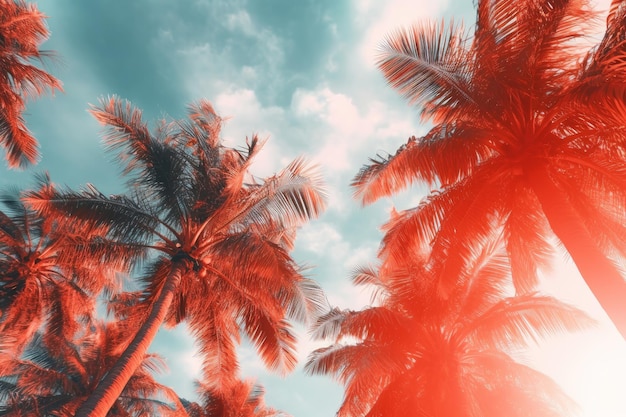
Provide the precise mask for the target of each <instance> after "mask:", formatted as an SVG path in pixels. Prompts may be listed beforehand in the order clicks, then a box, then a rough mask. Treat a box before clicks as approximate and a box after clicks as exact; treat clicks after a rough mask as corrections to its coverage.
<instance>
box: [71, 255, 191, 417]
mask: <svg viewBox="0 0 626 417" xmlns="http://www.w3.org/2000/svg"><path fill="white" fill-rule="evenodd" d="M185 268H186V264H185V262H184V261H178V262H176V261H175V262H174V263H173V264H172V268H171V270H170V273H169V275H168V276H167V278H166V280H165V284H164V285H163V289H162V290H161V294H159V296H158V298H157V299H156V301H155V302H154V304H153V305H152V307H151V309H150V314H149V315H148V317H147V318H146V321H145V322H144V323H143V324H142V325H141V327H140V328H139V330H138V331H137V334H136V335H135V337H134V338H133V340H132V341H131V342H130V344H129V345H128V347H127V348H126V350H125V351H124V353H122V355H121V356H120V357H119V359H118V360H117V362H115V365H113V367H112V368H111V369H110V370H109V372H108V373H107V374H106V376H105V377H104V378H103V379H102V381H100V383H99V384H98V386H97V387H96V389H95V390H94V392H93V393H92V394H91V395H90V396H89V397H88V398H87V400H86V401H85V402H84V403H83V404H82V405H81V406H80V408H79V409H78V411H76V416H77V417H105V416H106V415H107V413H108V411H109V409H110V408H111V407H112V406H113V404H114V403H115V401H116V400H117V398H118V397H119V396H120V394H121V393H122V391H123V390H124V387H125V386H126V384H127V383H128V380H129V379H130V378H131V377H132V376H133V374H134V373H135V371H136V370H137V368H138V367H139V365H140V364H141V362H142V361H143V358H144V355H145V354H146V352H147V350H148V348H149V347H150V344H151V343H152V340H153V339H154V337H155V336H156V334H157V332H158V331H159V328H160V327H161V324H162V323H163V320H164V319H165V315H166V314H167V311H168V309H169V307H170V305H171V304H172V300H173V299H174V293H175V292H176V289H177V288H178V286H179V284H180V280H181V278H182V275H183V271H184V270H185Z"/></svg>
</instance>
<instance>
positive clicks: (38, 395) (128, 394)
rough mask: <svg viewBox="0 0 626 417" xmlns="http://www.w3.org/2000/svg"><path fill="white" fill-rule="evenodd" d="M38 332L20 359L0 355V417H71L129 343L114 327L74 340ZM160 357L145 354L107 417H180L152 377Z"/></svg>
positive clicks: (96, 327) (173, 399)
mask: <svg viewBox="0 0 626 417" xmlns="http://www.w3.org/2000/svg"><path fill="white" fill-rule="evenodd" d="M47 333H48V334H47V335H46V336H42V334H41V333H38V334H37V335H36V337H35V338H34V339H33V340H32V341H31V343H30V344H29V345H28V347H27V348H26V350H25V351H24V353H23V354H22V355H21V357H15V356H12V357H9V356H4V355H3V356H0V415H3V416H7V417H18V416H20V417H22V416H57V417H70V416H74V415H76V409H77V408H78V407H79V406H80V405H81V404H82V403H83V402H84V401H85V399H86V398H87V396H89V395H90V394H91V393H92V392H93V390H94V389H95V388H96V386H97V384H98V382H99V381H100V380H101V379H102V378H103V376H104V375H105V374H106V372H107V370H108V369H109V368H110V367H111V365H112V364H113V363H114V362H115V360H116V359H117V357H118V356H119V354H120V353H121V351H122V350H123V346H124V345H125V344H127V343H128V335H124V333H123V332H122V331H121V327H120V326H118V325H117V324H116V323H107V324H105V323H91V324H90V326H89V327H88V328H87V329H86V330H83V331H82V332H81V333H82V335H81V336H79V337H77V338H74V339H73V340H68V339H64V338H62V337H53V336H51V332H49V331H48V332H47ZM163 369H164V363H163V361H162V359H161V358H159V357H158V356H156V355H154V354H150V355H146V356H145V357H144V358H143V359H142V361H141V365H140V367H139V368H138V369H137V370H136V371H135V373H134V374H133V376H132V377H131V378H130V380H129V382H128V384H127V385H126V387H125V388H124V390H123V391H122V393H121V395H120V396H119V397H118V398H117V400H116V401H115V403H114V404H113V407H112V408H111V411H110V412H109V414H108V415H109V416H111V417H113V416H117V417H131V416H137V417H140V416H146V415H159V416H172V417H174V416H183V415H185V414H184V412H183V409H182V404H180V402H179V400H178V397H177V396H176V394H174V392H173V391H172V390H171V389H170V388H168V387H165V386H163V385H161V384H159V383H157V382H156V381H155V380H154V378H153V375H152V374H153V373H154V372H158V371H161V370H163Z"/></svg>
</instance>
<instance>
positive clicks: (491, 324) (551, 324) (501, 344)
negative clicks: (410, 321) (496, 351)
mask: <svg viewBox="0 0 626 417" xmlns="http://www.w3.org/2000/svg"><path fill="white" fill-rule="evenodd" d="M594 323H595V321H594V320H592V319H591V318H590V317H589V316H587V314H586V313H584V312H583V311H582V310H579V309H577V308H575V307H573V306H570V305H568V304H565V303H562V302H560V301H558V300H556V299H555V298H553V297H548V296H540V295H536V294H528V295H519V296H517V297H514V298H507V299H505V300H503V301H500V302H499V303H497V304H495V305H494V306H493V307H492V308H490V309H489V310H488V311H486V312H485V313H484V314H483V315H482V316H481V317H480V318H478V319H476V320H475V321H474V322H473V323H472V324H471V325H467V326H466V327H465V328H464V330H463V331H462V332H463V334H465V335H467V337H470V338H472V339H475V340H476V342H477V343H480V344H484V345H485V346H494V347H496V348H504V349H509V348H511V347H518V346H525V345H526V344H528V343H529V342H535V343H537V342H538V341H539V339H540V338H543V337H547V336H552V335H554V334H557V333H562V332H571V331H579V330H584V329H586V328H588V327H590V326H591V325H593V324H594Z"/></svg>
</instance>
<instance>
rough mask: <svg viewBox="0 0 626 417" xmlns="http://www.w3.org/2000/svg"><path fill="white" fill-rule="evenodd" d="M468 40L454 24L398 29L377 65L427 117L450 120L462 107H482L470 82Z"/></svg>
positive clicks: (383, 47) (386, 43)
mask: <svg viewBox="0 0 626 417" xmlns="http://www.w3.org/2000/svg"><path fill="white" fill-rule="evenodd" d="M466 39H467V35H466V34H465V31H464V29H463V27H461V26H459V25H455V24H454V23H451V24H450V25H449V26H448V27H446V26H445V25H444V24H443V22H442V23H441V24H438V25H437V24H422V25H416V26H413V27H411V28H407V29H404V30H397V31H395V32H393V33H391V34H390V35H388V36H387V38H386V39H385V40H384V41H383V44H382V46H381V47H380V57H379V59H378V62H377V65H378V67H379V69H380V70H381V71H382V73H383V75H384V76H385V78H387V81H388V82H389V84H390V85H391V86H392V87H394V88H396V89H397V90H399V91H400V93H401V94H402V95H403V96H405V97H406V98H407V99H408V100H409V102H410V103H411V104H418V105H420V106H421V107H422V111H421V114H422V119H423V120H428V119H430V118H432V117H435V118H436V119H437V120H439V119H441V118H442V117H444V118H446V120H450V119H451V115H452V114H454V113H455V112H456V110H457V108H459V107H462V108H464V109H466V110H471V109H475V108H477V107H478V103H477V102H476V101H475V98H474V97H473V96H472V89H471V87H470V83H469V73H468V66H467V64H468V58H469V52H468V50H467V47H466Z"/></svg>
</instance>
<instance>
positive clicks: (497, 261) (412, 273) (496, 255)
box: [305, 245, 591, 417]
mask: <svg viewBox="0 0 626 417" xmlns="http://www.w3.org/2000/svg"><path fill="white" fill-rule="evenodd" d="M500 247H501V248H502V245H500ZM467 273H468V275H470V276H471V277H472V278H471V280H470V281H467V282H466V283H465V284H460V283H459V284H458V285H457V286H456V288H454V290H453V291H452V292H451V295H450V298H449V299H448V300H447V301H446V300H442V299H441V298H439V297H436V292H437V288H436V287H437V277H436V273H434V272H433V271H432V270H431V269H430V268H429V263H428V261H427V256H424V254H422V255H420V256H415V257H407V258H405V260H404V262H403V263H402V264H396V265H394V266H393V267H391V266H390V265H388V267H387V268H381V269H376V268H373V267H367V268H362V269H361V270H359V271H358V273H357V274H355V276H354V278H353V280H354V283H355V284H357V285H369V286H373V287H374V288H375V290H376V292H375V293H374V298H373V303H374V306H372V307H368V308H365V309H363V310H360V311H349V310H344V311H342V310H339V309H337V308H335V309H333V310H331V311H330V312H329V313H327V314H326V315H325V316H323V317H321V318H320V319H319V320H318V322H317V323H316V325H315V326H314V327H313V336H314V337H316V338H318V339H327V338H330V339H333V340H334V344H333V345H331V346H328V347H325V348H321V349H317V350H316V351H314V352H313V353H312V354H311V355H310V357H309V360H308V362H307V364H306V366H305V370H307V371H308V372H309V373H313V374H330V375H333V376H334V377H336V378H337V379H338V380H339V381H340V382H341V383H342V384H344V386H345V393H344V401H343V404H342V405H341V408H340V409H339V411H338V413H337V416H338V417H347V416H365V417H380V416H386V417H395V416H409V417H410V416H419V417H434V416H437V417H449V416H450V417H451V416H455V417H497V416H503V415H506V416H511V417H515V416H520V417H522V416H528V415H533V416H551V417H557V416H562V417H564V416H568V415H571V414H569V412H570V411H571V409H572V407H574V404H573V403H572V401H571V400H570V399H569V398H568V397H567V396H565V395H564V394H563V393H562V392H561V390H560V389H559V387H558V386H557V385H556V384H555V383H554V382H553V381H552V380H551V379H550V378H548V377H547V376H545V375H543V374H541V373H539V372H537V371H535V370H533V369H531V368H530V367H528V366H526V365H523V364H521V363H518V362H516V361H515V360H514V359H513V357H511V356H510V354H511V353H512V352H517V351H519V349H520V348H522V347H525V346H526V345H527V344H528V342H529V341H530V340H537V339H538V338H539V337H542V336H545V335H550V334H552V333H554V332H556V331H561V330H576V329H579V328H581V327H584V326H585V325H588V324H589V323H590V321H591V320H590V319H588V318H587V316H585V314H584V313H583V312H581V311H580V310H577V309H575V308H573V307H570V306H567V305H565V304H562V303H560V302H558V301H557V300H555V299H554V298H551V297H546V296H542V295H539V294H526V295H522V296H517V297H506V295H507V292H509V291H510V290H511V287H510V284H509V285H507V284H508V281H509V280H510V265H509V263H508V259H507V256H506V254H505V253H504V250H502V249H501V250H499V251H497V252H494V250H493V249H492V248H491V247H490V245H487V246H486V247H484V248H483V250H482V252H480V253H477V254H476V257H475V259H474V262H473V266H472V268H470V270H468V271H467Z"/></svg>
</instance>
